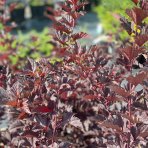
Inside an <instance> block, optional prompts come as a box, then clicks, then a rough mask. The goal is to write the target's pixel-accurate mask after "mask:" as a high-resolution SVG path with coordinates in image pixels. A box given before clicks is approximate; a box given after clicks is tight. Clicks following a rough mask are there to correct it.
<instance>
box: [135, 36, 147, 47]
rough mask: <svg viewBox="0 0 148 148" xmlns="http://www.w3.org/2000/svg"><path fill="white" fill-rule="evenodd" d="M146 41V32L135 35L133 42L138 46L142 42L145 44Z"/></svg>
mask: <svg viewBox="0 0 148 148" xmlns="http://www.w3.org/2000/svg"><path fill="white" fill-rule="evenodd" d="M147 41H148V35H147V34H142V35H140V36H136V37H135V43H136V44H137V45H138V46H142V45H143V44H145V43H146V42H147Z"/></svg>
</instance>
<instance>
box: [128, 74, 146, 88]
mask: <svg viewBox="0 0 148 148" xmlns="http://www.w3.org/2000/svg"><path fill="white" fill-rule="evenodd" d="M146 78H148V73H147V72H141V73H139V74H137V75H136V76H135V77H134V76H129V77H128V78H127V80H128V82H130V83H131V84H133V85H135V86H137V85H138V84H141V83H142V82H143V80H144V79H146Z"/></svg>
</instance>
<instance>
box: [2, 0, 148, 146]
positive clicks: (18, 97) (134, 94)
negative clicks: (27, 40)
mask: <svg viewBox="0 0 148 148" xmlns="http://www.w3.org/2000/svg"><path fill="white" fill-rule="evenodd" d="M144 3H145V1H139V5H138V2H137V3H136V4H135V5H137V6H135V7H134V8H132V9H128V10H127V14H128V16H129V17H130V18H131V22H132V23H134V25H135V28H131V27H132V26H131V25H130V27H129V24H130V23H131V22H129V21H127V20H126V19H122V20H121V21H122V24H123V26H124V27H125V28H126V29H127V31H128V33H129V34H132V33H134V36H133V39H132V42H131V41H130V42H127V43H125V44H124V45H122V46H121V48H120V49H119V50H118V51H119V53H118V54H117V55H115V56H114V55H108V54H107V53H106V52H104V48H106V46H95V45H94V46H91V47H90V48H88V47H81V45H80V44H79V41H78V40H79V39H81V38H83V37H87V34H86V33H83V32H78V33H75V32H73V29H74V27H75V25H76V22H77V21H76V20H77V18H79V17H80V16H81V15H83V14H84V13H83V12H82V11H80V8H81V7H83V6H84V5H85V3H84V2H82V3H80V2H79V1H78V0H67V1H66V2H65V3H64V4H62V5H61V7H62V9H59V10H56V11H53V13H54V16H55V17H53V15H49V16H48V17H49V18H51V19H52V20H53V21H54V28H55V34H54V39H55V40H56V41H57V44H58V45H57V49H58V52H60V54H61V55H65V56H64V57H63V60H62V61H61V62H55V63H54V64H51V63H50V62H49V61H48V59H45V58H44V59H42V60H40V61H38V62H37V61H34V60H32V59H28V60H29V61H28V64H27V65H26V67H25V69H24V70H20V71H19V72H18V71H16V72H13V73H11V72H10V71H9V70H8V69H7V71H6V70H5V68H4V69H3V71H2V72H1V75H2V76H3V77H5V80H4V79H0V82H1V91H0V92H1V93H0V94H1V98H2V99H1V100H2V101H3V104H5V105H7V106H9V109H10V108H11V112H8V114H9V118H11V117H12V118H11V124H10V125H9V127H8V129H7V131H5V132H2V133H1V136H2V137H3V141H2V142H3V143H5V145H7V146H9V147H27V146H28V147H63V148H66V147H93V148H95V147H125V148H130V147H147V145H148V143H147V136H148V135H147V127H148V123H147V117H148V116H147V91H148V90H147V77H148V75H147V73H148V72H147V69H146V66H147V62H146V61H145V63H143V68H139V69H138V70H137V71H136V72H135V71H134V68H133V65H134V64H135V62H136V59H137V57H138V56H140V55H141V54H142V53H144V52H145V46H144V44H145V43H146V41H147V40H148V36H147V33H146V29H145V28H146V25H145V24H144V23H143V22H142V21H143V19H144V18H145V17H147V16H148V14H147V10H146V9H145V5H144ZM143 6H144V8H143ZM48 10H49V11H51V9H50V8H49V9H48ZM127 26H128V28H127ZM139 30H140V31H139ZM138 86H139V87H138ZM119 105H120V108H118V107H119ZM1 139H2V138H1Z"/></svg>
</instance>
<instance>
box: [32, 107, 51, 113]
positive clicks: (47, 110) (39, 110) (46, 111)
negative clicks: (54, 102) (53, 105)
mask: <svg viewBox="0 0 148 148" xmlns="http://www.w3.org/2000/svg"><path fill="white" fill-rule="evenodd" d="M33 111H35V112H41V113H49V112H52V111H53V109H50V108H49V107H47V106H39V107H37V108H35V109H33Z"/></svg>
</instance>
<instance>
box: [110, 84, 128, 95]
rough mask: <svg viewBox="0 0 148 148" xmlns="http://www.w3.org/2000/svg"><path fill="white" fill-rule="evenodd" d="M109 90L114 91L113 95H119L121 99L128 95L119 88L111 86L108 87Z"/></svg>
mask: <svg viewBox="0 0 148 148" xmlns="http://www.w3.org/2000/svg"><path fill="white" fill-rule="evenodd" d="M110 88H111V90H112V91H114V92H115V93H117V94H118V95H120V96H122V97H128V96H129V95H130V93H129V92H127V91H125V89H123V88H122V87H120V86H117V85H113V86H110Z"/></svg>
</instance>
